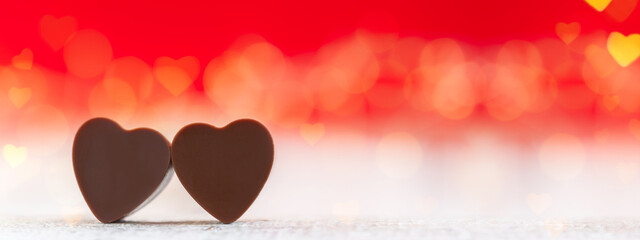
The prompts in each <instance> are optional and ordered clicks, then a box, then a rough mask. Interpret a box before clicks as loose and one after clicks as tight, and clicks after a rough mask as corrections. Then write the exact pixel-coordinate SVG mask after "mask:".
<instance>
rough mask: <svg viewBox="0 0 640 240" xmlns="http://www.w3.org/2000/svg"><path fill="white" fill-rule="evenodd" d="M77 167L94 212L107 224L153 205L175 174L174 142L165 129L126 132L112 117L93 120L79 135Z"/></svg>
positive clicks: (75, 146)
mask: <svg viewBox="0 0 640 240" xmlns="http://www.w3.org/2000/svg"><path fill="white" fill-rule="evenodd" d="M73 169H74V171H75V174H76V180H77V181H78V186H80V191H81V192H82V196H84V199H85V201H86V202H87V204H88V205H89V208H90V209H91V212H93V215H95V216H96V218H98V220H100V221H101V222H104V223H108V222H115V221H118V220H120V219H122V218H123V217H125V216H127V215H129V214H131V213H133V212H135V211H137V210H138V209H140V208H141V207H142V206H144V205H145V204H147V203H149V202H150V201H151V200H152V199H153V198H154V197H155V196H156V195H157V194H158V193H160V191H162V189H163V188H164V187H165V186H166V185H167V183H168V182H169V180H170V179H171V176H172V175H173V174H172V173H173V170H172V167H171V149H170V145H169V141H167V140H166V139H165V138H164V137H163V136H162V135H161V134H160V133H158V132H157V131H155V130H151V129H147V128H138V129H134V130H130V131H125V130H124V129H122V128H121V127H120V125H118V124H117V123H116V122H114V121H111V120H109V119H106V118H94V119H91V120H89V121H87V122H85V123H84V124H83V125H82V126H81V127H80V129H79V130H78V133H76V137H75V140H74V141H73Z"/></svg>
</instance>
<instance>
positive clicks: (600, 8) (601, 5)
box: [585, 0, 611, 12]
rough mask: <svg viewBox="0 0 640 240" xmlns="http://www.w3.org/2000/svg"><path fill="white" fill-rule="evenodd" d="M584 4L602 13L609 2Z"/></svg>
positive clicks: (588, 1)
mask: <svg viewBox="0 0 640 240" xmlns="http://www.w3.org/2000/svg"><path fill="white" fill-rule="evenodd" d="M585 2H587V3H588V4H589V5H590V6H591V7H593V8H595V9H596V10H597V11H598V12H602V11H604V9H605V8H607V6H609V3H611V0H585Z"/></svg>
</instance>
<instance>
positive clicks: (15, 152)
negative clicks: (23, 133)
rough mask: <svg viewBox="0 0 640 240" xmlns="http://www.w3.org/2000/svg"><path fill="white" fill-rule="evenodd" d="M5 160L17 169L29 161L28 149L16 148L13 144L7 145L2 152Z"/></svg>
mask: <svg viewBox="0 0 640 240" xmlns="http://www.w3.org/2000/svg"><path fill="white" fill-rule="evenodd" d="M2 155H3V156H4V160H5V161H7V163H8V164H9V166H11V167H12V168H15V167H17V166H19V165H20V164H22V163H23V162H24V161H25V160H27V148H26V147H16V146H14V145H12V144H7V145H5V146H4V149H3V150H2Z"/></svg>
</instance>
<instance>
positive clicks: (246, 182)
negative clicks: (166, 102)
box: [171, 119, 273, 223]
mask: <svg viewBox="0 0 640 240" xmlns="http://www.w3.org/2000/svg"><path fill="white" fill-rule="evenodd" d="M171 155H172V161H173V165H174V167H175V171H176V175H178V179H180V182H181V183H182V185H183V186H184V188H185V189H187V192H189V194H191V197H193V199H195V200H196V202H198V204H200V206H202V208H204V209H205V210H206V211H207V212H209V214H211V215H213V216H214V217H215V218H217V219H218V220H220V221H221V222H223V223H232V222H234V221H236V220H237V219H238V218H240V216H242V214H244V212H245V211H247V209H248V208H249V206H251V204H252V203H253V201H254V200H255V199H256V197H258V194H259V193H260V190H262V187H263V186H264V184H265V182H266V181H267V178H268V177H269V173H270V172H271V165H273V140H272V139H271V135H270V134H269V131H267V129H266V128H265V127H264V126H263V125H262V124H260V123H259V122H257V121H254V120H249V119H242V120H237V121H235V122H232V123H230V124H229V125H227V126H225V127H223V128H216V127H213V126H211V125H208V124H204V123H195V124H190V125H188V126H186V127H184V128H182V129H181V130H180V131H179V132H178V133H177V134H176V136H175V138H174V139H173V143H172V151H171Z"/></svg>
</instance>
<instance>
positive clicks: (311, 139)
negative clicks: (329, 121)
mask: <svg viewBox="0 0 640 240" xmlns="http://www.w3.org/2000/svg"><path fill="white" fill-rule="evenodd" d="M300 135H301V136H302V138H303V139H304V140H305V141H307V142H308V143H309V144H311V145H314V144H316V142H318V140H320V138H322V136H323V135H324V124H322V123H316V124H307V123H305V124H302V125H301V126H300Z"/></svg>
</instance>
